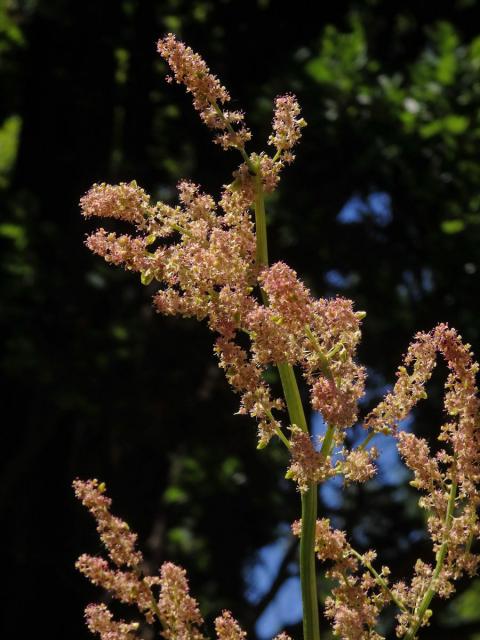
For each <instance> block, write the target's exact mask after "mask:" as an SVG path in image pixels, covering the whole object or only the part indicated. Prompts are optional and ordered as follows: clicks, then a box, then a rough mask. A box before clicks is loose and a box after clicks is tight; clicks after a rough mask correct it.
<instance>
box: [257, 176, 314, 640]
mask: <svg viewBox="0 0 480 640" xmlns="http://www.w3.org/2000/svg"><path fill="white" fill-rule="evenodd" d="M255 174H256V176H255V187H256V188H255V231H256V236H257V265H258V266H259V267H267V266H268V245H267V225H266V219H265V199H264V193H263V187H262V177H261V175H260V172H259V171H258V170H257V171H255ZM261 293H262V299H263V302H264V304H266V305H267V304H268V299H267V296H266V294H265V292H264V291H263V290H261ZM277 367H278V372H279V374H280V379H281V381H282V387H283V393H284V396H285V401H286V403H287V410H288V414H289V417H290V422H291V423H292V424H296V425H297V426H298V427H300V428H301V429H302V430H303V431H305V432H306V433H308V426H307V421H306V418H305V413H304V411H303V405H302V400H301V398H300V392H299V390H298V384H297V380H296V378H295V373H294V371H293V368H292V366H291V365H290V364H288V363H286V362H279V363H277ZM316 523H317V486H316V484H314V483H312V484H311V485H310V486H309V488H308V491H306V492H305V493H303V494H302V537H301V539H300V582H301V587H302V604H303V637H304V640H320V623H319V616H318V596H317V577H316V573H315V529H316Z"/></svg>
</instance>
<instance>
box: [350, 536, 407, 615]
mask: <svg viewBox="0 0 480 640" xmlns="http://www.w3.org/2000/svg"><path fill="white" fill-rule="evenodd" d="M349 550H350V553H351V554H352V555H353V556H355V558H356V559H357V560H358V561H359V562H360V563H361V564H362V565H363V566H364V567H365V568H366V569H368V571H370V573H371V574H372V576H373V577H374V578H375V582H376V583H377V584H378V585H379V586H380V587H382V589H384V590H385V591H387V592H388V594H389V596H390V597H391V599H392V601H393V602H394V603H395V604H396V605H397V607H398V608H399V609H401V610H402V611H407V607H406V605H405V604H404V603H403V602H402V601H401V600H400V599H399V598H397V596H396V595H395V594H394V593H393V592H392V591H391V590H390V587H389V586H388V584H387V582H386V580H385V579H384V578H382V576H381V575H380V574H379V573H378V571H376V570H375V569H374V568H373V567H372V565H371V564H370V562H366V561H365V560H364V558H363V556H362V555H361V554H360V553H358V551H356V550H355V549H353V547H350V548H349Z"/></svg>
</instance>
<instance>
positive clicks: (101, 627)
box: [85, 604, 139, 640]
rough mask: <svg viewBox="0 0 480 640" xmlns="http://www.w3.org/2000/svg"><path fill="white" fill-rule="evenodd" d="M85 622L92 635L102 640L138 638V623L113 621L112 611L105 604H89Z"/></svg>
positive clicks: (130, 639) (131, 639)
mask: <svg viewBox="0 0 480 640" xmlns="http://www.w3.org/2000/svg"><path fill="white" fill-rule="evenodd" d="M85 621H86V623H87V627H88V629H89V631H91V633H95V634H98V635H99V636H100V638H101V640H133V639H134V638H136V637H137V636H136V631H137V630H138V627H139V624H138V622H128V623H127V622H124V621H123V620H121V621H118V622H117V621H115V620H113V615H112V613H111V611H110V610H109V609H108V608H107V606H106V605H104V604H89V605H88V606H87V607H86V609H85Z"/></svg>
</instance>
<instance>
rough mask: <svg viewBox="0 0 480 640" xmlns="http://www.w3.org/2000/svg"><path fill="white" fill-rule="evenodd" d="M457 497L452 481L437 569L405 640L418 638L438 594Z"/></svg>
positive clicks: (455, 483) (454, 482)
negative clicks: (418, 632)
mask: <svg viewBox="0 0 480 640" xmlns="http://www.w3.org/2000/svg"><path fill="white" fill-rule="evenodd" d="M456 497H457V482H456V480H452V485H451V487H450V496H449V498H448V506H447V513H446V515H445V522H444V527H445V533H444V537H443V542H442V545H441V547H440V549H439V550H438V551H437V563H436V565H435V569H434V571H433V575H432V579H431V580H430V584H429V586H428V589H427V591H426V592H425V595H424V596H423V599H422V601H421V603H420V605H419V607H418V609H417V610H416V612H415V614H416V615H415V618H416V622H415V623H414V624H412V625H411V627H410V629H409V630H408V632H407V634H406V635H405V638H404V640H414V638H415V637H416V634H417V631H418V630H419V628H420V625H421V624H422V622H423V619H424V617H425V614H426V613H427V610H428V607H429V606H430V603H431V601H432V598H433V596H434V595H435V594H436V592H437V589H438V585H437V583H438V579H439V577H440V573H441V571H442V569H443V563H444V562H445V557H446V555H447V551H448V536H449V533H450V529H451V527H452V519H453V512H454V509H455V500H456Z"/></svg>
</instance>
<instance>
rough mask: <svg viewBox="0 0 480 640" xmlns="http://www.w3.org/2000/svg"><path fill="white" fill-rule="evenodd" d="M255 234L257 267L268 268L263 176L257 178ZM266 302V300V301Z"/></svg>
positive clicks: (258, 173)
mask: <svg viewBox="0 0 480 640" xmlns="http://www.w3.org/2000/svg"><path fill="white" fill-rule="evenodd" d="M255 234H256V236H257V266H258V267H260V268H262V267H268V244H267V221H266V217H265V197H264V194H263V186H262V176H261V174H260V172H257V174H256V176H255ZM264 302H265V300H264Z"/></svg>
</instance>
